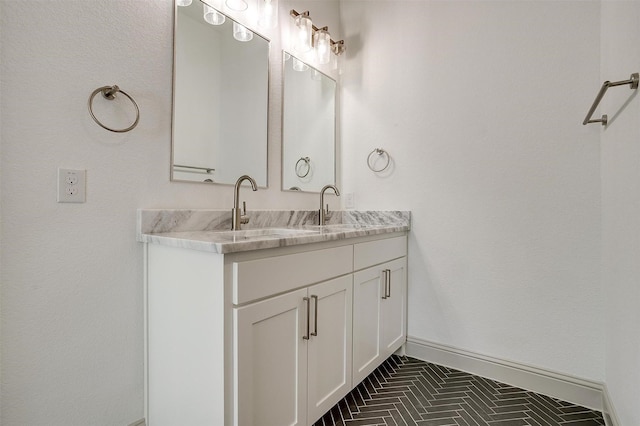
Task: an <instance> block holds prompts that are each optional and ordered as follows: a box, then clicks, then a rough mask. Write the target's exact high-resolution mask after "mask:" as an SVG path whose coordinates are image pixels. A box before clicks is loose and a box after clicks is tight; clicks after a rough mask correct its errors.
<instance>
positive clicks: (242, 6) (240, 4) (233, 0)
mask: <svg viewBox="0 0 640 426" xmlns="http://www.w3.org/2000/svg"><path fill="white" fill-rule="evenodd" d="M225 4H226V5H227V7H228V8H229V9H231V10H237V11H239V12H242V11H244V10H247V7H249V4H248V3H247V2H246V1H244V0H227V1H226V2H225Z"/></svg>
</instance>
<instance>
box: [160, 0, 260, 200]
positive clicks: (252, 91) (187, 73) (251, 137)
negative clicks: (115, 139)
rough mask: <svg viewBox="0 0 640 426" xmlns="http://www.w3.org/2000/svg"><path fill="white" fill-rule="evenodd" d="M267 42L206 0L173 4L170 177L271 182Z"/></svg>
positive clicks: (180, 179)
mask: <svg viewBox="0 0 640 426" xmlns="http://www.w3.org/2000/svg"><path fill="white" fill-rule="evenodd" d="M268 94H269V40H267V39H265V38H264V37H262V36H260V35H258V34H256V33H254V32H252V31H251V30H250V29H248V28H246V27H244V26H242V25H240V24H239V23H238V22H235V21H233V20H232V19H230V18H229V17H228V16H226V15H224V14H223V13H221V12H220V11H218V10H217V9H214V8H212V7H211V6H209V4H207V3H203V2H201V1H198V0H194V1H193V2H192V3H191V5H189V6H176V13H175V29H174V66H173V122H172V133H173V138H172V156H171V180H176V181H192V182H212V183H221V184H234V183H235V182H236V180H237V179H238V177H240V176H241V175H244V174H247V175H250V176H251V177H253V178H254V179H255V180H256V182H257V183H258V185H259V186H261V187H266V186H267V134H268V131H267V122H268V103H269V99H268Z"/></svg>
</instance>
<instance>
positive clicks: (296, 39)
mask: <svg viewBox="0 0 640 426" xmlns="http://www.w3.org/2000/svg"><path fill="white" fill-rule="evenodd" d="M293 12H295V11H292V15H291V16H293V27H291V31H292V34H291V39H292V40H293V50H295V51H296V52H298V53H305V52H308V51H309V50H311V48H312V47H313V22H311V18H310V17H309V11H306V12H302V13H298V12H296V14H295V15H293Z"/></svg>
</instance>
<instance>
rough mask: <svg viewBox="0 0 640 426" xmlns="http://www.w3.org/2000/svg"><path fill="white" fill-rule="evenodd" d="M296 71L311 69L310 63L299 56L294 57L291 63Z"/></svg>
mask: <svg viewBox="0 0 640 426" xmlns="http://www.w3.org/2000/svg"><path fill="white" fill-rule="evenodd" d="M291 66H292V67H293V70H294V71H300V72H302V71H306V70H308V69H309V65H307V64H305V63H304V62H302V61H301V60H300V59H298V58H293V64H292V65H291Z"/></svg>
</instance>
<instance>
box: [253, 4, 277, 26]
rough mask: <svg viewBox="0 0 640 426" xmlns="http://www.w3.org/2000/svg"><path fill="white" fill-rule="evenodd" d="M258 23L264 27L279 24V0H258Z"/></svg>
mask: <svg viewBox="0 0 640 426" xmlns="http://www.w3.org/2000/svg"><path fill="white" fill-rule="evenodd" d="M258 25H260V26H261V27H263V28H275V27H277V26H278V0H258Z"/></svg>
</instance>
